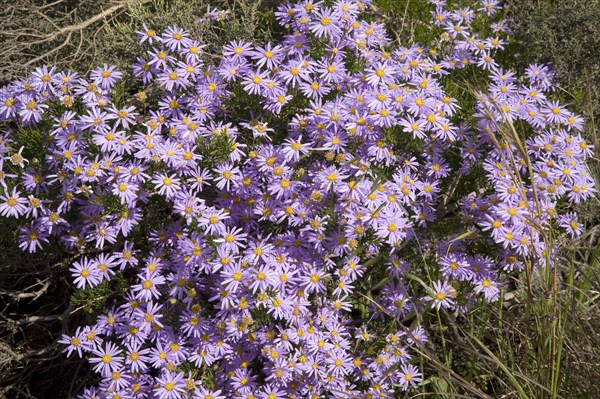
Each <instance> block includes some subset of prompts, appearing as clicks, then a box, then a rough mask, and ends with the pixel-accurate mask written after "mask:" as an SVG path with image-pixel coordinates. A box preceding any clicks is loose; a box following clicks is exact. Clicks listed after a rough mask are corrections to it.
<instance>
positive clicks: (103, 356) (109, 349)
mask: <svg viewBox="0 0 600 399" xmlns="http://www.w3.org/2000/svg"><path fill="white" fill-rule="evenodd" d="M122 352H123V351H122V350H121V349H119V348H118V347H117V345H115V344H113V343H112V342H107V343H106V345H105V346H104V347H100V348H98V349H96V350H94V351H92V353H93V354H94V355H95V356H93V357H91V358H90V360H89V361H90V363H92V364H95V366H94V371H96V372H98V373H100V374H101V375H102V376H103V377H109V376H111V375H112V373H113V372H115V371H119V370H120V369H121V367H122V365H123V357H122V356H120V355H121V353H122Z"/></svg>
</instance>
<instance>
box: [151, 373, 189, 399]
mask: <svg viewBox="0 0 600 399" xmlns="http://www.w3.org/2000/svg"><path fill="white" fill-rule="evenodd" d="M156 383H157V386H156V387H154V391H155V393H156V395H157V396H158V398H159V399H180V398H182V394H183V393H184V392H185V382H184V374H183V373H177V374H175V373H172V372H170V371H165V372H164V373H163V375H162V376H160V377H159V378H157V379H156Z"/></svg>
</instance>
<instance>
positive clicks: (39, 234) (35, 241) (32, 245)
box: [19, 222, 48, 253]
mask: <svg viewBox="0 0 600 399" xmlns="http://www.w3.org/2000/svg"><path fill="white" fill-rule="evenodd" d="M47 242H48V235H47V234H46V233H45V232H44V231H43V230H42V229H41V228H40V226H37V225H36V224H35V223H34V222H31V224H30V225H29V227H25V226H24V227H21V230H20V235H19V248H21V250H23V251H25V250H27V252H29V253H33V252H36V251H37V250H38V249H42V243H47Z"/></svg>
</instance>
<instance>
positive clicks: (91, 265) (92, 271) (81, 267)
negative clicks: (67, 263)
mask: <svg viewBox="0 0 600 399" xmlns="http://www.w3.org/2000/svg"><path fill="white" fill-rule="evenodd" d="M69 271H70V272H71V275H72V276H73V278H74V279H75V280H74V281H73V282H74V283H75V285H76V286H77V288H80V289H86V288H91V287H94V286H96V285H98V284H100V282H101V276H100V271H99V270H98V267H97V265H96V263H95V262H92V261H90V260H89V259H88V258H87V257H84V258H83V259H82V260H81V261H76V262H74V263H73V266H72V267H71V268H70V269H69Z"/></svg>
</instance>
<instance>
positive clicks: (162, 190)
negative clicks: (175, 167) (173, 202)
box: [152, 173, 181, 199]
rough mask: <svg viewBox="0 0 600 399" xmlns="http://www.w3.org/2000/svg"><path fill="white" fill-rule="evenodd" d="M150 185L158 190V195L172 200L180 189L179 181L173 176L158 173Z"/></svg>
mask: <svg viewBox="0 0 600 399" xmlns="http://www.w3.org/2000/svg"><path fill="white" fill-rule="evenodd" d="M152 183H153V184H154V185H155V187H156V189H157V190H158V194H160V195H164V196H165V197H167V199H171V198H174V197H175V195H176V194H177V191H179V189H180V188H181V180H180V179H179V178H177V177H176V176H175V175H167V174H166V173H158V174H156V175H155V176H154V178H153V179H152Z"/></svg>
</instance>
